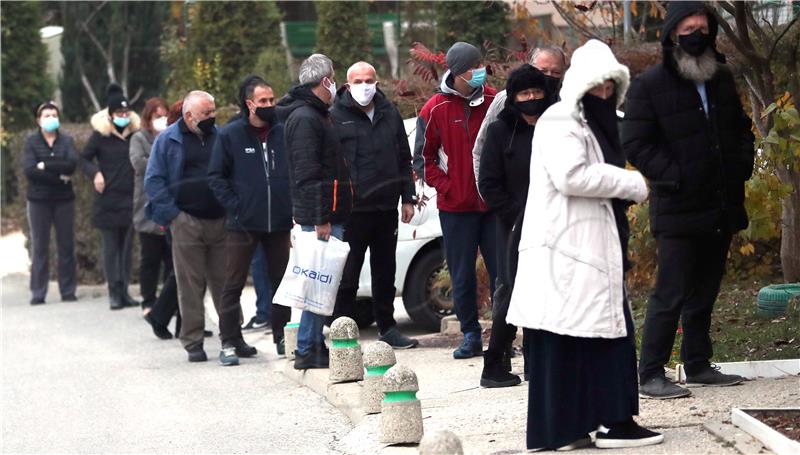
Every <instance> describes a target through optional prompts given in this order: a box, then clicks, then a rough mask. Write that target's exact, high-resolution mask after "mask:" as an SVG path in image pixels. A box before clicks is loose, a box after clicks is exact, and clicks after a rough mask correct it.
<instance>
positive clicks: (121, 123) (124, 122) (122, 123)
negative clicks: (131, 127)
mask: <svg viewBox="0 0 800 455" xmlns="http://www.w3.org/2000/svg"><path fill="white" fill-rule="evenodd" d="M113 122H114V125H116V126H118V127H120V128H125V127H126V126H128V124H130V123H131V119H129V118H128V117H114V120H113Z"/></svg>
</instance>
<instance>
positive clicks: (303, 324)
mask: <svg viewBox="0 0 800 455" xmlns="http://www.w3.org/2000/svg"><path fill="white" fill-rule="evenodd" d="M300 229H302V230H303V232H314V226H309V225H302V226H300ZM331 235H332V236H334V237H336V238H337V239H339V240H342V239H344V225H342V224H334V225H331ZM325 319H327V316H323V315H321V314H316V313H312V312H310V311H303V314H302V315H301V316H300V327H299V328H298V329H297V349H296V350H295V353H296V354H299V355H303V356H305V355H308V353H310V352H311V351H313V350H314V348H319V347H321V346H323V345H324V344H325V336H324V335H323V334H322V329H323V328H324V327H325Z"/></svg>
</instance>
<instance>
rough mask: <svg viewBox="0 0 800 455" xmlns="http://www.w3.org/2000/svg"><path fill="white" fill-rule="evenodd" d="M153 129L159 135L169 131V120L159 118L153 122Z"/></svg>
mask: <svg viewBox="0 0 800 455" xmlns="http://www.w3.org/2000/svg"><path fill="white" fill-rule="evenodd" d="M153 129H154V130H155V131H156V132H159V133H160V132H162V131H164V130H165V129H167V118H166V117H159V118H157V119H155V120H153Z"/></svg>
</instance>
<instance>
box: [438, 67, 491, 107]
mask: <svg viewBox="0 0 800 455" xmlns="http://www.w3.org/2000/svg"><path fill="white" fill-rule="evenodd" d="M451 77H452V73H450V70H447V72H445V73H444V75H443V76H442V82H441V83H440V84H439V91H440V92H441V93H443V94H445V95H454V96H457V97H459V98H463V99H465V100H467V101H469V105H470V106H480V105H481V104H482V103H483V88H484V86H483V85H482V86H480V87H478V88H477V89H476V90H475V91H474V92H472V95H470V96H469V97H465V96H464V95H462V94H461V92H459V91H458V90H456V89H455V88H453V87H452V82H451V81H450V80H449V79H451Z"/></svg>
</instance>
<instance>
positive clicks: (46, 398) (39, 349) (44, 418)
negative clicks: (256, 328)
mask: <svg viewBox="0 0 800 455" xmlns="http://www.w3.org/2000/svg"><path fill="white" fill-rule="evenodd" d="M1 292H2V307H1V312H0V324H1V326H2V358H0V361H1V362H2V411H0V412H1V414H0V415H1V416H2V421H1V425H2V434H1V436H2V440H1V442H0V444H1V450H2V452H3V453H9V452H14V453H18V452H22V453H52V452H59V453H76V452H80V453H87V452H91V453H121V452H125V453H164V452H169V453H315V454H316V453H328V452H331V451H332V450H333V449H332V448H333V447H335V446H336V443H337V441H338V440H339V439H341V438H342V437H344V435H346V434H347V433H348V432H349V431H350V429H351V426H350V423H349V421H348V420H347V419H346V418H345V417H344V416H343V415H342V414H341V413H340V412H338V411H337V410H335V409H334V408H333V407H331V406H330V405H329V404H328V403H327V402H326V401H325V400H324V399H323V398H321V397H319V396H318V395H316V394H315V393H314V392H312V391H310V390H308V389H305V388H302V387H299V386H298V385H296V384H294V383H292V382H290V381H289V380H287V379H286V378H285V377H284V376H283V375H282V374H280V373H278V372H275V371H272V369H271V368H269V363H270V362H271V361H275V358H276V357H275V354H274V348H273V345H272V344H271V342H270V340H269V339H268V338H266V337H265V336H263V335H262V334H255V335H253V334H251V335H248V340H249V341H250V342H253V343H255V344H256V346H257V347H259V348H260V349H259V350H260V351H263V352H261V353H259V355H258V357H256V358H254V359H243V360H242V365H240V366H238V367H226V368H223V367H220V366H219V365H218V363H217V361H216V356H217V354H218V352H219V341H218V339H217V338H216V337H215V338H211V339H207V341H206V351H207V352H208V355H209V358H210V360H209V361H208V362H206V363H201V364H190V363H188V362H187V361H186V355H185V353H184V351H183V349H182V348H181V346H180V343H179V342H178V341H175V340H170V341H161V340H158V339H156V338H155V337H154V336H153V335H152V333H151V332H150V330H149V327H148V326H147V325H146V323H145V322H144V321H143V320H142V318H141V312H140V311H139V310H138V309H136V308H130V309H125V310H121V311H114V312H112V311H110V310H109V309H108V303H107V300H106V298H105V294H104V293H103V292H101V291H100V290H99V289H96V288H95V289H90V288H85V287H83V288H79V290H78V296H79V298H80V300H79V301H78V302H76V303H61V302H58V301H57V300H58V292H57V290H55V289H53V288H52V286H51V290H50V292H49V294H48V296H49V297H48V303H47V304H45V305H40V306H35V307H34V306H31V305H29V304H28V300H29V294H28V291H27V276H26V275H22V274H14V275H8V276H6V277H4V278H3V279H2V291H1ZM211 328H212V329H213V330H214V332H215V334H216V333H217V329H216V327H215V326H212V327H211Z"/></svg>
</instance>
